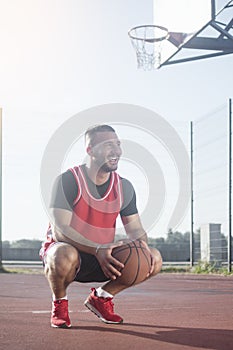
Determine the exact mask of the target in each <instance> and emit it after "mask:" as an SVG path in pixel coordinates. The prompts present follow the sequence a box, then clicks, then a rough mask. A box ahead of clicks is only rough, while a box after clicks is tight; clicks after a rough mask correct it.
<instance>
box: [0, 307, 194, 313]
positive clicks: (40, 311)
mask: <svg viewBox="0 0 233 350" xmlns="http://www.w3.org/2000/svg"><path fill="white" fill-rule="evenodd" d="M174 309H179V310H181V309H197V307H194V306H171V307H163V306H161V307H153V308H151V307H148V308H140V309H139V308H137V309H131V308H130V309H129V308H128V311H151V310H174ZM73 312H75V311H72V310H69V313H73ZM76 312H77V313H87V312H90V310H77V311H76ZM1 313H8V314H50V313H51V310H22V311H20V310H18V311H17V310H14V311H6V312H1V311H0V314H1Z"/></svg>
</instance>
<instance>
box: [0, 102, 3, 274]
mask: <svg viewBox="0 0 233 350" xmlns="http://www.w3.org/2000/svg"><path fill="white" fill-rule="evenodd" d="M2 270H3V267H2V109H1V108H0V271H2Z"/></svg>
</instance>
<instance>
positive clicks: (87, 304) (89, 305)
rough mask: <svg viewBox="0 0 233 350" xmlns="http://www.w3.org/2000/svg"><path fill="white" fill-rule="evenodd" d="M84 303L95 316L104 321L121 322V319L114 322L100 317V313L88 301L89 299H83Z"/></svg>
mask: <svg viewBox="0 0 233 350" xmlns="http://www.w3.org/2000/svg"><path fill="white" fill-rule="evenodd" d="M84 305H85V306H86V307H87V308H88V309H89V310H90V311H91V312H93V313H94V314H95V315H96V316H97V317H99V319H100V320H101V321H102V322H104V323H112V324H120V323H123V320H122V321H120V322H114V321H108V320H106V319H105V318H103V317H102V315H101V314H100V313H99V311H98V310H97V309H96V308H95V307H94V306H93V305H91V304H90V303H89V301H87V300H86V301H85V303H84Z"/></svg>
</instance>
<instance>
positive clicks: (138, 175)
mask: <svg viewBox="0 0 233 350" xmlns="http://www.w3.org/2000/svg"><path fill="white" fill-rule="evenodd" d="M183 10H184V11H185V9H183ZM199 10H200V9H199ZM153 12H154V9H153V1H152V0H147V1H143V0H137V1H135V0H112V1H108V0H98V1H96V0H66V1H65V0H33V1H31V0H21V1H18V0H10V1H6V0H0V43H1V55H0V107H1V108H2V113H3V161H2V162H3V208H2V211H3V218H2V239H3V240H10V241H12V240H17V239H21V238H28V239H41V240H42V239H43V238H44V235H45V232H46V229H47V226H48V216H47V214H46V210H45V208H44V203H43V198H42V195H41V184H40V171H41V162H42V159H43V156H44V153H45V151H46V147H47V145H48V143H49V141H50V140H51V138H52V137H53V135H54V133H55V132H56V130H58V129H59V128H62V125H63V124H64V123H67V121H69V120H70V118H71V117H73V116H74V115H78V114H79V113H82V112H83V111H85V110H87V109H90V108H94V107H95V106H102V105H108V104H113V103H114V104H129V105H137V106H140V107H142V108H146V109H148V110H151V111H153V112H154V113H156V115H159V116H161V118H163V119H164V120H165V121H166V122H167V123H169V124H170V125H172V127H173V128H174V129H175V130H176V132H177V134H178V135H180V137H181V139H182V140H183V142H184V145H185V147H186V148H187V152H189V149H188V148H189V141H190V140H189V127H190V121H191V120H193V121H195V120H199V119H200V118H201V117H202V116H205V115H207V114H208V113H210V112H211V111H215V110H216V109H218V108H219V106H225V107H223V109H224V108H225V110H226V106H227V103H228V99H229V98H230V97H232V95H233V91H232V90H233V89H232V77H233V73H232V72H233V55H227V56H222V57H218V58H211V59H208V60H202V61H195V62H189V63H182V64H178V65H171V66H165V67H162V68H161V69H159V70H152V71H144V70H138V69H137V63H136V55H135V52H134V50H133V47H132V45H131V43H130V40H129V38H128V34H127V33H128V31H129V29H130V28H132V27H134V26H137V25H141V24H151V23H152V22H153ZM232 12H233V10H232ZM179 13H180V12H179ZM118 128H119V132H121V133H122V135H123V137H125V138H127V137H128V139H131V140H134V141H135V140H137V142H138V143H139V144H142V145H143V146H144V147H145V148H150V149H149V151H150V152H151V153H152V154H154V153H153V152H155V149H156V150H157V149H158V148H160V152H158V154H157V155H156V159H157V161H158V162H159V164H160V167H161V169H162V171H163V173H164V178H165V182H166V185H167V189H166V199H167V200H166V203H165V208H163V213H162V214H161V216H160V218H159V219H158V222H157V223H156V225H157V226H155V228H154V229H153V230H152V232H151V235H152V236H153V237H161V236H163V235H164V234H165V233H166V229H167V227H166V222H168V221H169V217H170V216H171V211H172V209H171V206H173V207H174V203H175V200H174V199H172V198H173V197H175V196H177V193H178V191H179V183H178V180H177V174H176V169H175V166H174V163H172V162H173V161H172V160H171V159H170V161H169V158H171V155H170V153H169V152H168V154H167V156H166V155H165V154H164V153H166V152H165V151H164V148H163V147H162V146H161V143H160V144H159V142H157V144H156V145H155V144H153V142H154V140H152V141H153V142H152V141H151V143H150V140H149V138H148V140H147V142H148V144H147V143H146V142H145V139H147V135H148V129H149V125H145V128H146V130H147V134H146V135H144V136H145V137H143V133H137V134H136V135H135V134H134V131H135V130H134V131H133V130H132V128H131V129H130V128H129V129H128V132H126V131H125V129H124V128H122V126H119V127H118ZM126 129H127V128H126ZM137 131H138V130H137ZM77 137H78V136H77ZM140 140H141V141H140ZM80 142H81V143H82V140H81V141H80ZM80 145H81V144H80ZM80 145H76V146H75V147H78V151H75V148H74V147H73V149H72V147H71V153H72V152H73V155H72V154H71V153H70V154H67V155H66V159H65V160H64V163H63V167H64V168H65V167H66V166H70V164H75V162H76V157H77V161H79V160H80V159H84V157H85V153H83V154H82V155H81V153H80V152H81V148H82V146H80ZM83 151H84V150H83ZM156 152H157V151H156ZM77 153H79V154H78V156H77ZM167 162H168V163H169V164H170V165H169V167H168V163H167ZM129 163H130V162H127V161H124V160H123V162H122V166H121V168H120V169H119V171H121V172H122V174H123V175H124V176H126V177H127V178H129V179H130V180H131V181H132V182H133V184H134V186H135V189H136V193H137V197H138V207H139V209H140V211H143V209H144V207H145V206H146V202H147V199H148V197H149V196H150V194H149V191H148V187H147V176H146V175H145V174H144V173H143V169H141V168H140V167H138V166H137V165H136V166H133V165H132V164H129ZM124 165H125V166H124ZM168 169H169V170H168ZM167 178H168V179H167ZM170 192H171V193H170ZM160 219H161V222H159V221H160ZM206 219H207V218H206ZM179 228H180V229H182V230H189V228H190V225H189V208H187V212H186V218H185V219H184V222H183V223H181V226H178V227H177V229H179Z"/></svg>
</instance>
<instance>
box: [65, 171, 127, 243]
mask: <svg viewBox="0 0 233 350" xmlns="http://www.w3.org/2000/svg"><path fill="white" fill-rule="evenodd" d="M70 171H71V172H72V173H73V175H74V178H75V180H76V182H77V186H78V194H77V197H76V199H75V201H74V203H73V204H74V207H73V216H72V220H71V227H73V228H74V229H75V230H77V231H78V232H79V233H80V234H82V235H83V236H84V237H85V238H87V239H89V240H91V241H93V242H95V243H100V244H104V243H111V242H113V241H114V236H115V227H116V218H117V216H118V214H119V213H120V210H121V206H122V202H123V191H122V185H121V181H120V177H119V175H118V174H117V173H116V172H112V173H111V174H110V181H109V186H108V188H107V191H106V193H105V194H104V196H103V197H102V198H99V199H96V198H94V197H93V196H92V194H91V193H90V190H89V188H88V184H87V181H86V179H85V175H84V173H83V170H82V167H81V166H78V167H74V168H72V169H70Z"/></svg>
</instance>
